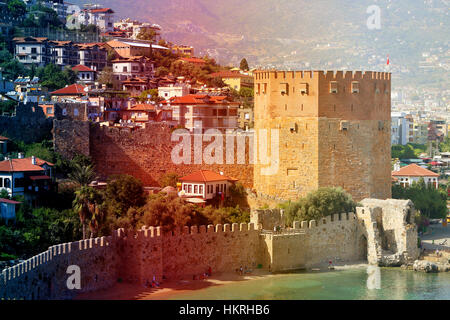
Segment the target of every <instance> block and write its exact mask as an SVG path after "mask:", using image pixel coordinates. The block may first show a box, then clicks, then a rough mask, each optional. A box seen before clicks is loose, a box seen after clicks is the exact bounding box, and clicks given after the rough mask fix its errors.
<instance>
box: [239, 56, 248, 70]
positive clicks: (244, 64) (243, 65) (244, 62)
mask: <svg viewBox="0 0 450 320" xmlns="http://www.w3.org/2000/svg"><path fill="white" fill-rule="evenodd" d="M239 69H241V70H243V71H248V70H249V67H248V62H247V59H245V58H242V60H241V64H240V65H239Z"/></svg>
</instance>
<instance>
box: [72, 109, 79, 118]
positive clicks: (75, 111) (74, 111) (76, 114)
mask: <svg viewBox="0 0 450 320" xmlns="http://www.w3.org/2000/svg"><path fill="white" fill-rule="evenodd" d="M73 115H74V116H75V117H77V116H78V108H75V109H73Z"/></svg>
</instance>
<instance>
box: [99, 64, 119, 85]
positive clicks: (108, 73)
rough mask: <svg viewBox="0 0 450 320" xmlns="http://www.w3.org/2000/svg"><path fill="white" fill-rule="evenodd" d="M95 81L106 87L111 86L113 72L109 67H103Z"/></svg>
mask: <svg viewBox="0 0 450 320" xmlns="http://www.w3.org/2000/svg"><path fill="white" fill-rule="evenodd" d="M97 81H98V82H99V83H100V84H104V85H105V86H107V87H108V88H113V87H114V84H115V82H116V81H115V79H114V73H113V70H112V68H111V67H104V68H103V70H102V71H101V72H100V74H99V76H98V79H97Z"/></svg>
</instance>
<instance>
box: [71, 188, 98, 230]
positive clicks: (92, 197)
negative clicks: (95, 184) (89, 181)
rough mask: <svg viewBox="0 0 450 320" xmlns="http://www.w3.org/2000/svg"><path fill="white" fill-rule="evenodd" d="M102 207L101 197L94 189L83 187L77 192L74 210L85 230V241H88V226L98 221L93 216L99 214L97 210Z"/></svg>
mask: <svg viewBox="0 0 450 320" xmlns="http://www.w3.org/2000/svg"><path fill="white" fill-rule="evenodd" d="M100 205H101V196H100V195H99V193H98V192H97V191H96V190H95V189H94V188H91V187H88V186H82V187H81V188H79V189H78V190H77V191H75V199H74V200H73V209H74V210H75V212H77V213H78V215H79V218H80V223H81V225H82V228H83V239H86V226H87V225H88V224H89V222H90V221H92V220H93V219H94V220H95V219H96V217H93V216H94V215H95V214H97V208H98V206H100ZM97 218H98V217H97ZM94 225H95V223H94ZM91 235H92V234H91Z"/></svg>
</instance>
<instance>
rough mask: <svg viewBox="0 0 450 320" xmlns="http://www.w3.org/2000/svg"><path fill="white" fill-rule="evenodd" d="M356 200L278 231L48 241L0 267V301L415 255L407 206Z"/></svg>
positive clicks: (150, 231)
mask: <svg viewBox="0 0 450 320" xmlns="http://www.w3.org/2000/svg"><path fill="white" fill-rule="evenodd" d="M362 203H363V207H358V208H357V213H356V214H354V213H343V214H335V215H333V216H329V217H326V218H324V219H321V220H319V221H315V220H311V221H302V222H299V221H295V222H294V223H293V226H292V228H288V229H284V230H283V231H282V232H274V231H268V230H263V229H260V228H259V227H257V228H255V224H254V223H249V224H244V223H243V224H236V223H235V224H232V225H230V224H225V225H216V226H213V225H208V226H200V227H197V226H191V227H187V226H186V227H184V228H182V229H175V231H173V232H169V233H163V232H162V229H161V228H160V227H156V228H155V227H144V228H142V229H141V230H139V231H137V232H126V231H125V230H123V229H119V230H117V231H115V232H114V233H113V235H112V236H110V237H102V238H97V239H89V240H84V241H78V242H73V243H66V244H61V245H57V246H53V247H50V248H49V250H47V251H46V252H44V253H41V254H39V255H37V256H35V257H33V258H31V259H29V260H27V261H25V262H23V263H21V264H19V265H16V266H14V267H11V268H8V269H6V270H5V271H3V272H2V273H1V274H0V299H70V298H73V297H74V296H75V295H76V294H77V293H83V292H87V291H94V290H98V289H102V288H107V287H110V286H112V285H113V284H114V283H115V282H117V281H125V282H132V283H139V284H146V283H149V282H151V281H152V279H153V278H156V279H157V280H158V281H161V280H163V279H169V280H173V279H192V277H193V275H199V274H203V273H204V272H206V271H207V270H208V268H209V267H211V269H212V271H213V273H215V274H217V273H228V272H234V270H235V269H237V268H239V267H240V266H243V267H248V268H252V269H254V268H256V267H258V266H259V265H260V267H262V268H263V269H265V270H268V271H272V272H277V271H286V270H294V269H300V268H311V267H314V266H323V265H326V264H328V261H330V260H331V261H333V263H342V262H356V261H362V260H368V262H369V263H372V264H378V265H399V264H403V263H408V262H412V261H413V260H415V259H417V257H418V250H417V228H416V226H415V225H414V223H413V221H412V220H411V219H412V218H411V217H413V216H414V208H413V206H412V203H411V202H410V201H408V200H392V199H390V200H384V201H383V200H376V201H375V200H372V199H365V200H363V202H362ZM265 214H273V215H280V212H279V211H278V212H277V210H268V211H267V212H264V214H260V215H257V216H259V217H264V215H265ZM252 220H253V221H255V219H254V217H253V219H252ZM270 221H277V219H276V218H275V219H273V220H270ZM255 222H258V221H255ZM259 225H260V224H259V223H257V224H256V226H259ZM261 225H262V224H261ZM73 265H76V266H78V267H79V268H80V277H81V289H73V290H70V289H68V287H67V280H68V279H69V277H70V276H71V275H70V274H68V273H67V270H68V268H69V266H73Z"/></svg>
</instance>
